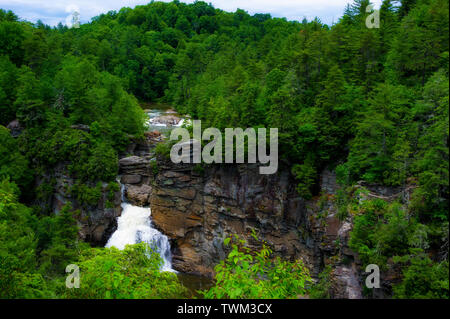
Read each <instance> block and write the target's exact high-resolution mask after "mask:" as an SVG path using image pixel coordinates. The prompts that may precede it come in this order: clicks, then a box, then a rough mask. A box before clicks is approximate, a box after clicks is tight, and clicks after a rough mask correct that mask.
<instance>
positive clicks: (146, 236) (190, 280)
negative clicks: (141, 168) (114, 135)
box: [105, 107, 212, 298]
mask: <svg viewBox="0 0 450 319" xmlns="http://www.w3.org/2000/svg"><path fill="white" fill-rule="evenodd" d="M145 112H146V113H147V115H148V116H149V120H148V122H147V125H148V130H150V131H158V132H161V133H162V134H168V133H169V132H170V130H172V129H173V128H174V127H180V126H181V125H183V123H185V121H186V120H185V119H184V118H181V117H180V116H179V115H178V114H177V113H176V112H175V111H173V110H172V109H170V108H169V107H167V108H151V109H146V110H145ZM119 181H120V179H119ZM121 193H122V204H121V205H122V214H121V216H120V217H118V219H117V230H116V231H115V232H114V233H113V234H112V235H111V237H110V238H109V240H108V242H107V243H106V246H105V247H113V246H114V247H116V248H118V249H124V248H125V246H126V245H130V244H137V243H141V242H145V243H148V244H149V245H151V246H152V247H153V248H154V250H155V251H157V252H158V253H159V254H160V256H161V258H162V259H163V264H162V266H161V271H169V272H174V273H176V274H177V275H178V278H179V279H180V281H181V283H182V284H183V285H184V286H185V287H186V288H187V289H188V291H189V294H190V297H195V298H199V297H201V296H200V295H199V294H198V293H197V290H199V289H208V288H209V287H211V285H212V281H211V279H209V278H207V277H203V276H197V275H191V274H184V273H179V272H177V271H176V270H175V269H173V268H172V253H171V248H170V241H169V239H168V237H167V236H166V235H164V234H163V233H161V232H160V231H159V230H157V229H156V228H155V227H153V224H152V220H151V208H150V207H139V206H134V205H132V204H130V203H128V202H127V200H126V198H125V196H124V193H125V186H124V185H121Z"/></svg>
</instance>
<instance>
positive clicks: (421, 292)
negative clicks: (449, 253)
mask: <svg viewBox="0 0 450 319" xmlns="http://www.w3.org/2000/svg"><path fill="white" fill-rule="evenodd" d="M399 262H404V263H405V262H406V263H407V264H409V265H408V266H407V267H405V269H404V271H403V280H402V282H401V283H400V284H398V285H396V286H394V298H399V299H448V298H449V281H448V260H444V261H442V262H440V263H436V262H433V261H432V260H431V259H430V258H429V257H428V256H426V255H424V254H423V253H422V254H419V255H415V256H414V255H413V256H406V258H400V260H399Z"/></svg>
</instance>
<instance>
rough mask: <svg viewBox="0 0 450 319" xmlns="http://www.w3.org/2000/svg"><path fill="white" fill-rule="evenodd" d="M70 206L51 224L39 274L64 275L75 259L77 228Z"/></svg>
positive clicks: (59, 213)
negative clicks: (48, 243)
mask: <svg viewBox="0 0 450 319" xmlns="http://www.w3.org/2000/svg"><path fill="white" fill-rule="evenodd" d="M74 214H77V212H73V211H72V208H71V206H70V205H65V206H64V207H63V208H62V209H61V211H59V212H58V214H57V215H56V217H54V220H53V221H52V224H51V229H50V231H51V233H52V238H51V243H50V245H49V247H48V248H47V249H45V250H43V251H42V252H41V257H42V259H41V265H40V267H41V272H42V273H43V274H45V275H46V276H49V275H55V274H59V275H62V274H64V270H65V268H66V266H67V265H69V264H72V263H75V261H76V259H77V255H78V254H77V246H78V240H77V238H78V226H77V223H76V221H75V219H74Z"/></svg>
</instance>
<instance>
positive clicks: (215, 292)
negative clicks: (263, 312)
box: [201, 236, 311, 299]
mask: <svg viewBox="0 0 450 319" xmlns="http://www.w3.org/2000/svg"><path fill="white" fill-rule="evenodd" d="M230 243H231V248H232V250H231V252H230V253H229V254H228V257H227V258H226V259H225V260H222V261H221V262H220V264H218V265H217V266H216V267H215V269H214V270H215V272H216V275H215V286H213V287H212V288H210V289H209V290H206V291H202V292H201V293H202V294H203V296H204V297H205V298H207V299H214V298H217V299H222V298H224V299H226V298H231V299H259V298H261V299H287V298H297V297H298V296H301V295H304V294H306V291H307V288H306V287H307V285H308V283H310V282H311V277H310V276H309V271H308V269H307V268H306V267H305V265H304V264H303V262H302V261H301V260H296V261H295V262H289V261H283V260H281V259H280V258H279V257H276V258H271V255H272V251H271V250H270V248H269V247H267V246H266V245H265V244H263V245H262V248H261V250H259V251H254V250H252V249H250V248H249V247H247V246H246V242H245V241H244V240H240V239H239V237H237V236H235V237H234V238H232V237H229V238H227V239H225V241H224V244H225V245H229V244H230Z"/></svg>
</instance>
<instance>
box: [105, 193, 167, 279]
mask: <svg viewBox="0 0 450 319" xmlns="http://www.w3.org/2000/svg"><path fill="white" fill-rule="evenodd" d="M121 192H122V215H121V216H120V217H119V218H118V219H117V230H116V231H115V232H114V233H113V234H112V236H111V238H109V240H108V242H107V243H106V246H105V247H112V246H114V247H116V248H118V249H120V250H122V249H124V248H125V245H129V244H137V243H141V242H145V243H148V244H150V245H151V246H152V247H154V248H155V250H156V251H157V252H158V253H159V254H160V256H161V258H162V259H163V261H164V264H163V265H162V268H161V270H162V271H171V272H175V270H173V269H172V254H171V252H170V243H169V239H168V238H167V236H165V235H164V234H162V233H161V232H160V231H158V230H157V229H155V228H153V226H152V222H151V219H150V216H151V209H150V208H146V207H138V206H133V205H131V204H129V203H127V202H126V200H125V196H124V185H121Z"/></svg>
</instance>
